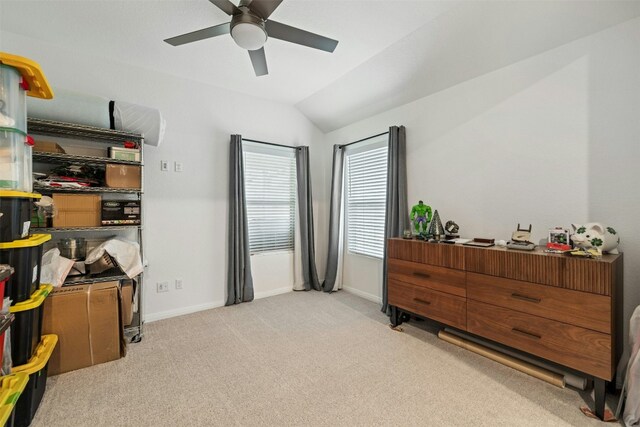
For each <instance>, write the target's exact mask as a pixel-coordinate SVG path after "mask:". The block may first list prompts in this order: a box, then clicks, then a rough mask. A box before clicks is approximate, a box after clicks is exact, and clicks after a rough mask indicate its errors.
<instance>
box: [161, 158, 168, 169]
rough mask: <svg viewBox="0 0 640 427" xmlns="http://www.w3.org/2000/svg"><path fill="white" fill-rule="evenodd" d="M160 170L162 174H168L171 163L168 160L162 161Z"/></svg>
mask: <svg viewBox="0 0 640 427" xmlns="http://www.w3.org/2000/svg"><path fill="white" fill-rule="evenodd" d="M160 170H161V171H162V172H168V171H169V162H168V161H166V160H160Z"/></svg>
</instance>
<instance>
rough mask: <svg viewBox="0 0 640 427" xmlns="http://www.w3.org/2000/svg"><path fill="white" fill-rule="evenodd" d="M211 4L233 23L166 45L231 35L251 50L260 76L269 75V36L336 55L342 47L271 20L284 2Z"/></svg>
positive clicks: (252, 0) (216, 1) (224, 1)
mask: <svg viewBox="0 0 640 427" xmlns="http://www.w3.org/2000/svg"><path fill="white" fill-rule="evenodd" d="M209 1H210V2H211V3H213V4H214V5H216V6H217V7H218V8H220V9H221V10H222V11H223V12H224V13H226V14H227V15H230V16H231V22H227V23H224V24H220V25H214V26H213V27H208V28H203V29H202V30H198V31H193V32H191V33H187V34H182V35H180V36H176V37H171V38H168V39H166V40H165V42H167V43H169V44H170V45H172V46H180V45H183V44H187V43H192V42H195V41H198V40H204V39H208V38H211V37H216V36H220V35H222V34H228V33H231V38H233V40H234V41H235V42H236V44H237V45H238V46H240V47H241V48H243V49H246V50H248V51H249V57H250V58H251V63H252V64H253V70H254V71H255V73H256V76H264V75H265V74H269V70H268V69H267V58H266V57H265V54H264V44H265V43H266V41H267V38H268V37H273V38H274V39H280V40H284V41H287V42H291V43H296V44H300V45H303V46H308V47H312V48H314V49H320V50H324V51H326V52H333V51H334V50H335V48H336V46H337V45H338V41H337V40H333V39H330V38H327V37H324V36H320V35H318V34H314V33H310V32H309V31H305V30H301V29H299V28H295V27H291V26H289V25H285V24H281V23H279V22H276V21H272V20H270V19H269V16H271V14H272V13H273V11H274V10H276V8H277V7H278V6H279V5H280V3H282V0H240V4H239V5H238V6H236V5H234V4H233V3H231V2H230V1H229V0H209Z"/></svg>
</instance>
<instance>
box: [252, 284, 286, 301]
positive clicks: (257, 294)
mask: <svg viewBox="0 0 640 427" xmlns="http://www.w3.org/2000/svg"><path fill="white" fill-rule="evenodd" d="M287 292H293V287H292V286H287V287H284V288H278V289H271V290H270V291H262V292H255V293H254V294H253V298H254V299H260V298H266V297H272V296H274V295H280V294H286V293H287Z"/></svg>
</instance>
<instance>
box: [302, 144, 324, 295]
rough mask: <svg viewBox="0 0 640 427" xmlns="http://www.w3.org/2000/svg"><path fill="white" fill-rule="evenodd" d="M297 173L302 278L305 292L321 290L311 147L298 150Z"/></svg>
mask: <svg viewBox="0 0 640 427" xmlns="http://www.w3.org/2000/svg"><path fill="white" fill-rule="evenodd" d="M296 172H297V181H298V212H299V216H300V252H301V254H302V277H303V279H304V290H305V291H309V290H311V289H314V290H316V291H319V290H320V282H319V281H318V270H317V269H316V250H315V247H314V246H315V237H314V234H313V200H312V197H311V178H310V176H309V147H298V148H297V149H296Z"/></svg>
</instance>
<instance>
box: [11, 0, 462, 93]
mask: <svg viewBox="0 0 640 427" xmlns="http://www.w3.org/2000/svg"><path fill="white" fill-rule="evenodd" d="M0 1H1V2H2V14H1V15H2V16H1V18H0V19H1V20H0V26H1V27H0V28H2V29H3V30H5V31H10V32H13V33H17V34H21V35H25V36H29V37H33V38H36V39H42V40H47V41H48V42H49V43H53V44H56V45H58V44H60V45H66V46H67V47H69V48H72V49H74V50H77V51H80V52H83V51H85V52H91V53H94V54H95V53H98V52H99V54H100V55H103V56H105V57H108V58H111V59H115V60H118V61H123V62H126V63H131V64H135V65H138V66H141V67H145V68H150V69H155V70H162V71H164V72H166V73H169V74H174V75H177V76H187V77H188V78H190V79H193V80H196V81H200V82H203V83H206V84H211V85H215V86H221V87H225V88H227V89H230V90H234V91H239V92H243V93H247V94H251V95H255V96H258V97H262V98H267V99H272V100H275V101H280V102H285V103H290V104H295V103H297V102H299V101H301V100H303V99H305V98H307V97H308V96H310V95H311V94H313V93H315V92H316V91H318V90H319V89H321V88H323V87H325V86H326V85H328V84H329V83H331V82H332V81H334V80H336V79H337V78H339V77H340V76H342V75H344V74H345V73H347V72H348V71H350V70H351V69H353V68H354V67H356V66H358V65H360V64H361V63H363V62H364V61H366V60H368V59H369V58H371V57H373V56H374V55H376V54H377V53H378V52H380V51H382V50H383V49H385V48H386V47H388V46H390V45H391V44H392V43H394V42H396V41H397V40H399V39H401V38H403V37H404V36H406V35H407V34H409V33H410V32H412V31H413V30H415V29H416V28H418V27H419V26H420V25H422V24H424V22H425V21H429V20H432V19H434V18H436V17H437V16H438V15H439V14H441V13H443V12H444V11H446V10H448V9H450V8H451V7H453V6H454V5H455V2H430V1H425V2H421V1H403V0H391V1H361V0H360V1H356V0H342V1H328V0H284V1H283V3H282V4H281V5H280V6H279V7H278V8H277V9H276V11H275V12H274V13H273V14H272V15H271V18H272V19H273V20H275V21H278V22H282V23H285V24H288V25H291V26H294V27H298V28H302V29H305V30H307V31H311V32H315V33H318V34H321V35H324V36H327V37H330V38H333V39H336V40H339V44H338V47H337V48H336V50H335V52H334V53H333V54H331V53H327V52H323V51H320V50H316V49H310V48H307V47H303V46H299V45H295V44H292V43H286V42H283V41H281V40H277V39H270V40H268V41H267V44H266V45H265V51H266V56H267V64H268V67H269V75H267V76H262V77H256V76H255V74H254V71H253V68H252V66H251V62H250V59H249V55H248V53H247V52H246V51H244V50H242V49H241V48H239V47H238V46H237V45H236V44H235V43H234V42H233V40H232V39H231V36H229V35H223V36H219V37H216V38H212V39H208V40H202V41H198V42H195V43H192V44H188V45H183V46H179V47H173V46H170V45H168V44H166V43H164V42H163V40H164V39H166V38H168V37H172V36H176V35H179V34H183V33H187V32H190V31H194V30H198V29H201V28H205V27H209V26H212V25H217V24H221V23H224V22H229V20H230V17H229V16H228V15H226V14H225V13H224V12H222V11H221V10H220V9H218V8H217V7H216V6H214V5H213V4H211V3H209V2H208V1H207V0H195V1H191V0H172V1H159V0H128V1H113V0H112V1H96V0H74V1H55V0H49V1H33V0H18V1H12V0H0ZM256 1H259V0H256ZM233 2H234V3H235V4H237V3H238V0H233ZM18 16H19V17H29V18H30V19H28V21H25V20H24V19H15V18H16V17H18ZM33 23H37V25H33Z"/></svg>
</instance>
